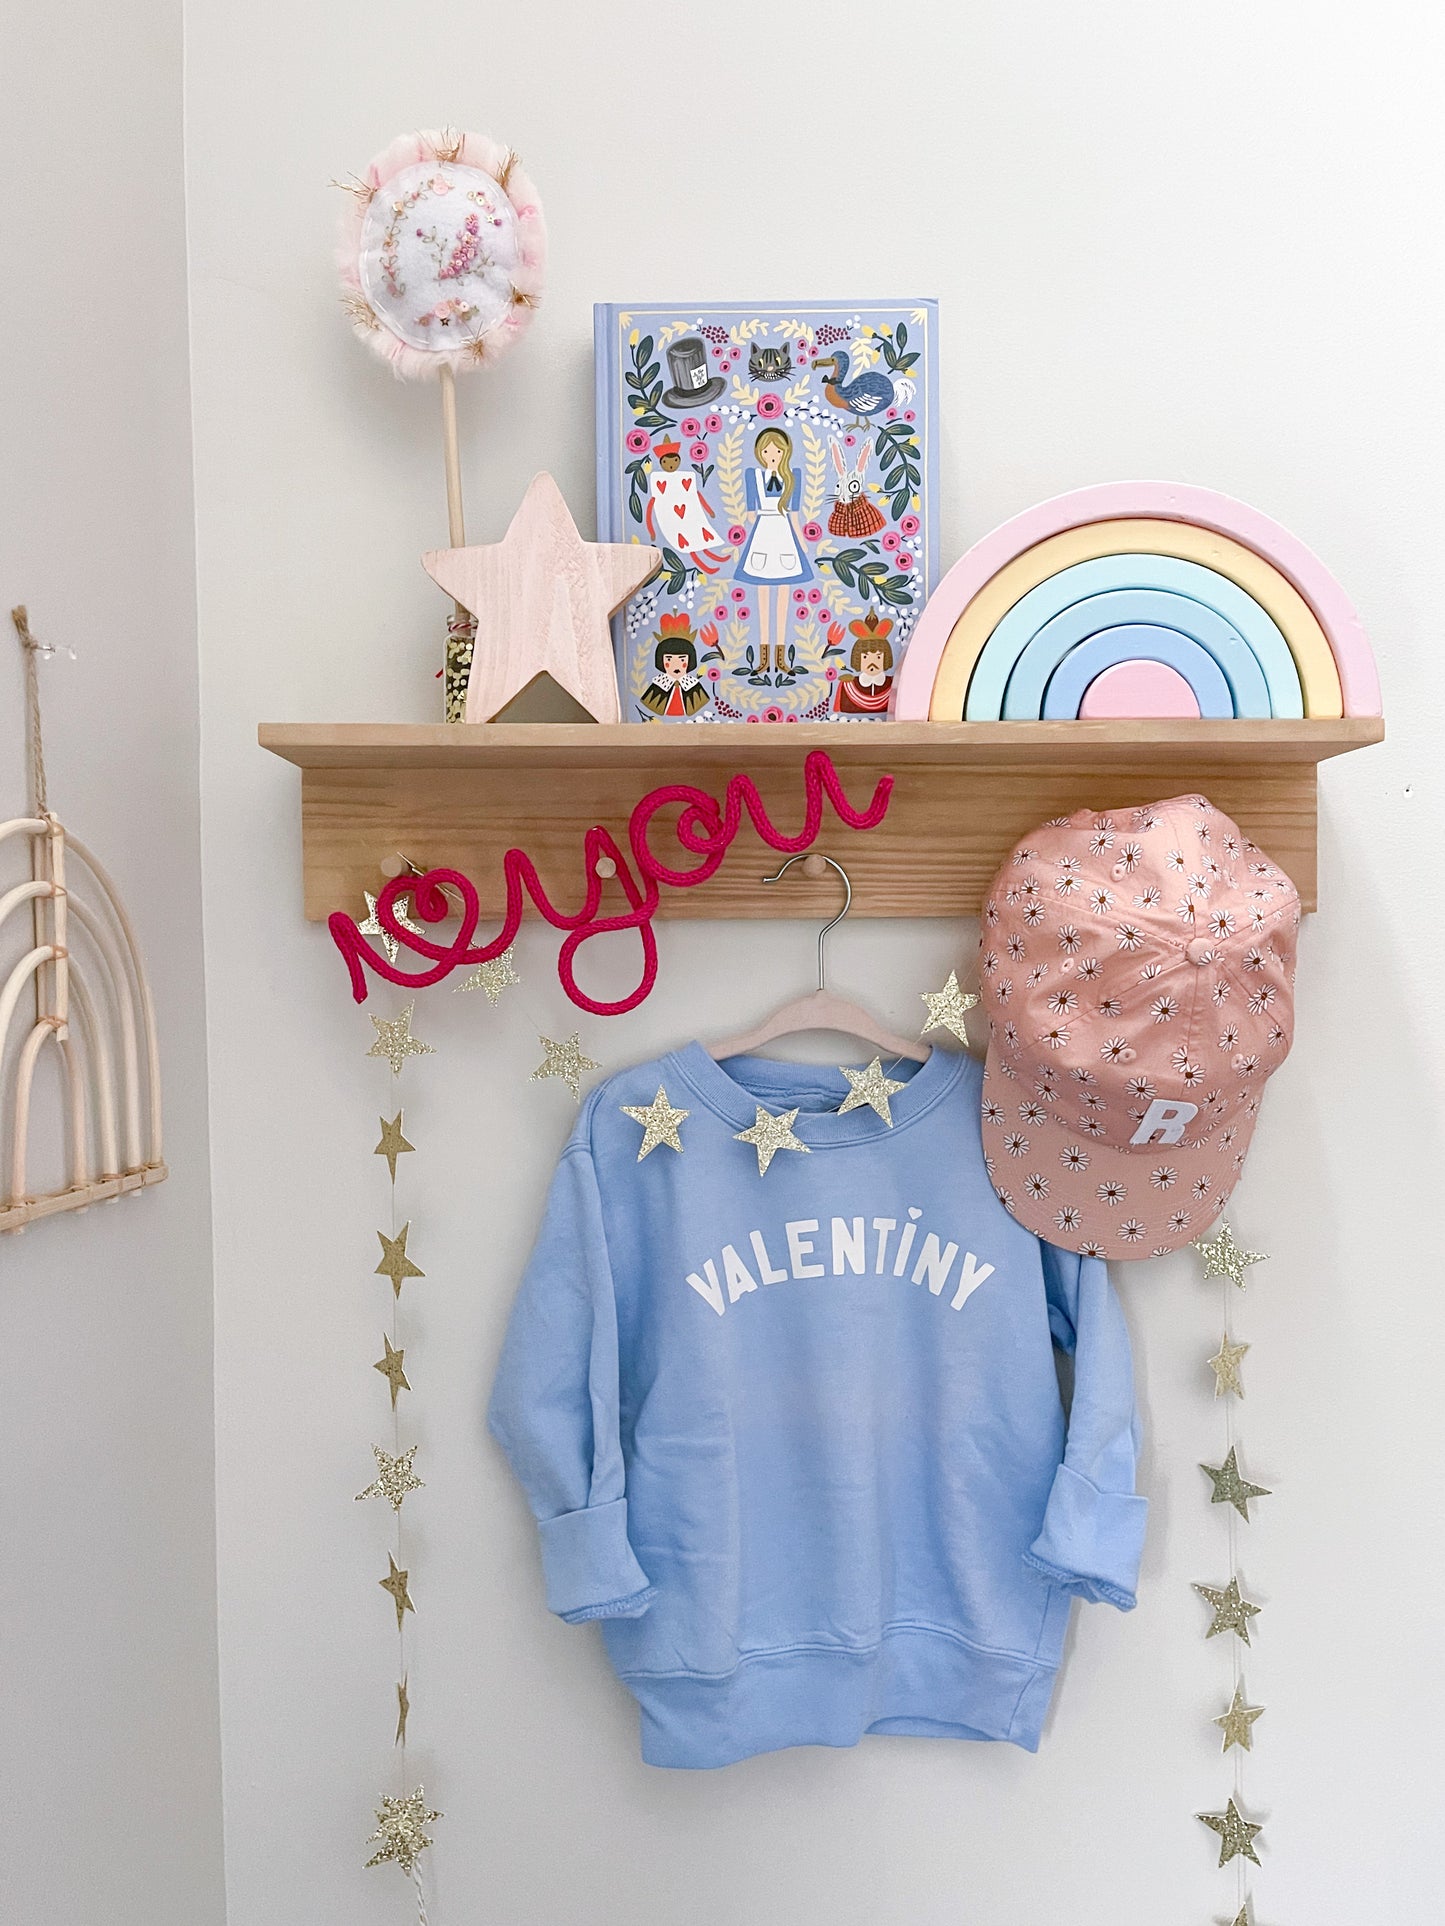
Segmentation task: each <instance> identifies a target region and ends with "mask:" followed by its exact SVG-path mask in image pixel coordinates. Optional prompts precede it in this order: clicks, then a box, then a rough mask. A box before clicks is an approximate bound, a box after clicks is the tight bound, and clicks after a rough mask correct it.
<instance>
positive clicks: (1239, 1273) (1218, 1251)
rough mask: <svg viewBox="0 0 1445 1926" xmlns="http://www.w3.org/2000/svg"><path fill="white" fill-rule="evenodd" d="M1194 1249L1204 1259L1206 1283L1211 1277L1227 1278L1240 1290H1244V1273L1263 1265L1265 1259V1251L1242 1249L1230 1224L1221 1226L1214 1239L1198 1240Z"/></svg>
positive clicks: (1202, 1238)
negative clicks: (1252, 1266) (1235, 1239)
mask: <svg viewBox="0 0 1445 1926" xmlns="http://www.w3.org/2000/svg"><path fill="white" fill-rule="evenodd" d="M1194 1248H1195V1250H1197V1251H1198V1252H1199V1255H1200V1256H1201V1257H1202V1258H1203V1259H1204V1276H1205V1280H1206V1281H1208V1279H1209V1278H1211V1277H1227V1278H1228V1279H1229V1281H1230V1283H1231V1284H1237V1285H1238V1286H1239V1288H1240V1290H1243V1289H1244V1284H1245V1278H1244V1273H1245V1272H1246V1271H1247V1270H1248V1269H1249V1267H1250V1265H1251V1264H1262V1263H1263V1262H1264V1259H1265V1253H1264V1252H1263V1251H1247V1250H1244V1249H1242V1248H1241V1246H1240V1245H1238V1244H1237V1243H1236V1242H1235V1241H1234V1232H1233V1231H1232V1230H1231V1229H1230V1228H1229V1226H1228V1224H1221V1225H1220V1227H1219V1231H1218V1234H1217V1235H1216V1236H1214V1237H1198V1238H1196V1239H1195V1241H1194Z"/></svg>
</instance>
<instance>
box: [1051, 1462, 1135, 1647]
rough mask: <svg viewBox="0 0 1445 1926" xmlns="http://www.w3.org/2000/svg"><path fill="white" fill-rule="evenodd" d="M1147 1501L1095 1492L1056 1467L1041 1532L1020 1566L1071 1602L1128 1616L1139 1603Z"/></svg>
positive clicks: (1075, 1474) (1077, 1475) (1069, 1471)
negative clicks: (1089, 1603) (1113, 1607)
mask: <svg viewBox="0 0 1445 1926" xmlns="http://www.w3.org/2000/svg"><path fill="white" fill-rule="evenodd" d="M1148 1509H1149V1501H1148V1499H1147V1498H1140V1497H1138V1496H1136V1495H1135V1494H1134V1493H1132V1492H1117V1491H1100V1490H1099V1488H1098V1486H1097V1485H1095V1484H1093V1483H1091V1482H1090V1480H1089V1479H1087V1478H1085V1477H1083V1476H1081V1475H1080V1473H1079V1472H1077V1471H1074V1470H1072V1469H1071V1468H1070V1467H1069V1466H1068V1465H1060V1466H1059V1468H1058V1470H1057V1471H1056V1472H1055V1473H1054V1485H1053V1490H1052V1491H1051V1492H1050V1494H1049V1502H1048V1506H1047V1509H1046V1510H1045V1512H1044V1525H1043V1530H1042V1531H1041V1532H1040V1533H1039V1535H1038V1537H1037V1538H1036V1539H1035V1540H1034V1542H1033V1544H1032V1545H1031V1546H1030V1547H1029V1549H1028V1550H1027V1551H1026V1552H1025V1553H1024V1563H1025V1564H1026V1565H1030V1566H1032V1567H1033V1569H1034V1570H1035V1571H1036V1572H1041V1573H1042V1574H1043V1575H1044V1577H1046V1578H1050V1579H1052V1580H1053V1581H1054V1583H1055V1584H1056V1585H1059V1586H1061V1587H1062V1588H1063V1589H1064V1590H1065V1591H1066V1592H1070V1593H1072V1594H1073V1596H1074V1597H1076V1598H1087V1599H1090V1600H1092V1601H1093V1602H1094V1603H1095V1604H1104V1605H1116V1606H1117V1607H1118V1608H1119V1610H1120V1611H1121V1612H1132V1611H1133V1609H1134V1607H1135V1605H1136V1604H1137V1603H1138V1600H1137V1598H1136V1597H1135V1587H1136V1585H1137V1584H1138V1581H1139V1560H1140V1558H1141V1557H1142V1556H1143V1551H1144V1520H1145V1517H1146V1515H1147V1513H1148Z"/></svg>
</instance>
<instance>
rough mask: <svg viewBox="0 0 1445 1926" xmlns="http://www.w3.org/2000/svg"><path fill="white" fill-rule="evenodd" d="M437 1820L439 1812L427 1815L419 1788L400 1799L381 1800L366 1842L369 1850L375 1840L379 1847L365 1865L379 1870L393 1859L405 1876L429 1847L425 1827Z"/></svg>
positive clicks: (439, 1816) (429, 1841) (424, 1801)
mask: <svg viewBox="0 0 1445 1926" xmlns="http://www.w3.org/2000/svg"><path fill="white" fill-rule="evenodd" d="M441 1817H442V1814H441V1813H439V1812H428V1811H427V1805H426V1800H425V1798H424V1797H423V1796H422V1789H421V1787H420V1786H418V1787H417V1789H416V1791H415V1792H413V1793H409V1794H408V1795H407V1796H406V1797H405V1798H402V1799H391V1798H383V1799H382V1802H381V1804H380V1805H379V1806H378V1807H377V1809H376V1831H375V1832H374V1833H373V1834H372V1835H371V1838H370V1839H368V1840H367V1842H366V1843H367V1845H368V1846H369V1845H371V1844H373V1843H374V1842H375V1841H376V1840H378V1839H379V1840H380V1841H381V1844H380V1846H379V1847H378V1848H377V1850H376V1851H375V1852H374V1853H373V1854H372V1855H371V1857H370V1859H368V1860H367V1862H366V1863H367V1865H368V1866H380V1865H382V1864H383V1863H384V1862H385V1861H386V1860H388V1859H394V1860H395V1861H396V1863H397V1865H398V1866H400V1867H401V1869H402V1871H403V1872H407V1873H409V1872H410V1871H411V1869H412V1867H413V1866H414V1865H415V1864H416V1862H417V1860H418V1859H420V1858H421V1856H422V1854H423V1853H424V1852H425V1851H426V1849H427V1847H428V1846H429V1845H430V1844H431V1843H432V1842H431V1840H430V1839H428V1838H427V1835H426V1829H427V1827H428V1826H429V1825H431V1824H433V1822H434V1821H435V1820H438V1819H440V1818H441Z"/></svg>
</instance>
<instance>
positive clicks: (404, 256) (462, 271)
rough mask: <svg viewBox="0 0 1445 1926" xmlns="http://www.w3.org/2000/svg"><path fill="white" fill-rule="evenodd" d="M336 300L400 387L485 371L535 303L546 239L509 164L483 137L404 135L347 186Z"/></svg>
mask: <svg viewBox="0 0 1445 1926" xmlns="http://www.w3.org/2000/svg"><path fill="white" fill-rule="evenodd" d="M348 185H349V188H350V193H351V206H350V207H349V208H348V210H347V217H346V221H345V225H344V231H343V234H342V241H341V280H342V287H343V290H344V293H343V299H344V301H345V304H346V309H347V312H348V314H349V315H350V316H351V320H352V324H353V326H354V327H355V329H356V332H357V333H358V334H359V335H360V337H361V339H362V340H363V341H366V342H367V343H369V345H370V346H371V347H373V348H374V349H375V350H376V351H377V353H378V354H380V355H382V356H384V357H385V359H386V360H388V361H389V362H390V363H391V365H392V368H393V369H394V370H395V372H396V373H397V374H398V375H410V376H428V375H435V374H436V373H437V372H438V370H439V369H440V368H441V367H443V366H447V367H450V368H452V369H453V370H460V369H462V368H467V367H475V366H476V365H477V364H478V363H487V362H491V361H494V360H495V359H496V358H497V356H498V355H499V354H502V353H503V352H504V351H505V350H506V349H507V348H508V347H509V346H510V345H511V344H512V342H513V341H515V340H516V338H517V336H518V335H519V334H521V333H522V331H523V329H525V328H526V326H527V324H528V322H529V321H530V320H531V318H532V310H533V308H535V306H536V305H537V302H538V301H539V299H540V298H541V293H542V282H543V277H544V271H545V268H546V259H547V239H546V229H545V227H544V225H543V221H542V209H541V206H540V204H539V202H538V200H537V194H536V190H535V189H534V188H533V186H532V183H531V181H530V180H529V179H528V177H527V174H526V172H525V170H524V169H523V167H522V165H521V163H520V161H518V159H517V156H516V155H515V154H514V153H513V152H512V150H511V149H510V148H509V147H503V146H501V145H500V144H499V143H498V142H497V141H494V140H491V139H490V138H489V137H488V136H487V135H485V134H457V133H451V132H447V131H444V132H428V133H420V134H404V135H403V136H402V137H401V138H400V139H399V140H394V141H393V142H392V143H391V145H390V146H389V147H387V148H385V149H384V150H383V151H382V152H381V153H380V154H378V155H377V157H376V159H375V160H373V161H372V163H371V165H370V166H369V167H368V168H367V169H366V172H365V173H364V174H363V175H361V176H360V177H359V178H357V179H356V180H355V181H352V182H350V183H348Z"/></svg>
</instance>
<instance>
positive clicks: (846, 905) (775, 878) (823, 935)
mask: <svg viewBox="0 0 1445 1926" xmlns="http://www.w3.org/2000/svg"><path fill="white" fill-rule="evenodd" d="M809 856H816V857H817V858H818V861H819V862H820V863H826V864H827V865H828V867H829V869H832V870H836V871H837V872H838V874H839V875H840V876H841V877H842V879H843V892H844V893H843V907H842V909H840V910H839V912H838V914H837V915H836V916H835V917H834V918H833V919H832V921H831V922H829V923H825V924H824V925H823V927H822V929H820V930H819V931H818V988H819V989H820V990H826V989H827V987H828V973H827V969H826V966H825V964H824V962H823V944H824V942H825V941H826V940H827V937H828V932H829V931H830V930H833V929H836V928H837V926H838V925H839V923H841V922H842V920H843V918H844V917H845V916H846V915H847V914H848V912H849V910H850V909H852V907H853V885H852V884H851V883H850V882H849V881H848V872H847V870H846V869H844V867H843V865H842V864H841V863H835V862H834V861H833V858H832V857H831V856H825V855H824V854H823V853H822V851H821V850H809V851H808V852H807V853H806V854H804V855H800V856H790V857H789V858H788V860H787V862H785V863H784V864H783V866H782V868H781V869H780V870H778V871H776V872H775V874H773V875H772V876H764V877H763V879H762V880H763V881H764V882H765V883H776V882H780V881H781V880H782V878H783V877H784V876H786V875H787V873H788V871H789V870H790V869H791V868H792V867H793V864H794V863H803V862H806V861H807V860H808V857H809Z"/></svg>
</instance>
